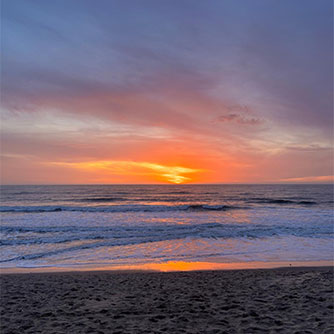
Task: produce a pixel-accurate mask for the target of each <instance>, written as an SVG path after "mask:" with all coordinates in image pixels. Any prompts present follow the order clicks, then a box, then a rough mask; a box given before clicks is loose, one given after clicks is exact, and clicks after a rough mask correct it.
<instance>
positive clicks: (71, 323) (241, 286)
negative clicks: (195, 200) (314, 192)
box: [0, 267, 334, 334]
mask: <svg viewBox="0 0 334 334" xmlns="http://www.w3.org/2000/svg"><path fill="white" fill-rule="evenodd" d="M0 279H1V333H2V334H7V333H8V334H9V333H19V332H21V333H247V334H250V333H328V334H330V333H333V330H334V324H333V322H334V321H333V267H307V268H306V267H290V268H278V269H252V270H217V271H189V272H149V271H85V272H79V271H77V272H52V273H26V274H2V275H0Z"/></svg>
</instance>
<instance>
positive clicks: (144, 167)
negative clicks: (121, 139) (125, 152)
mask: <svg viewBox="0 0 334 334" xmlns="http://www.w3.org/2000/svg"><path fill="white" fill-rule="evenodd" d="M51 164H52V165H56V166H62V167H69V168H78V169H83V170H87V171H91V172H93V173H101V170H102V172H103V173H104V175H106V177H107V174H108V173H110V174H111V175H139V176H143V177H144V176H146V177H149V178H152V179H153V180H155V181H162V182H169V183H176V184H180V183H185V182H189V181H191V180H192V178H191V175H193V174H195V173H200V172H201V171H202V170H200V169H192V168H187V167H180V166H163V165H159V164H156V163H149V162H134V161H94V162H72V163H71V162H53V163H51ZM185 175H187V176H185Z"/></svg>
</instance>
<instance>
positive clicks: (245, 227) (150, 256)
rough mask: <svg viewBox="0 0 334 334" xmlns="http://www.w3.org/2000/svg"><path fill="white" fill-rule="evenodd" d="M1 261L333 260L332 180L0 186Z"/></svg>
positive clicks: (6, 264) (75, 264) (91, 264)
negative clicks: (328, 182) (317, 182)
mask: <svg viewBox="0 0 334 334" xmlns="http://www.w3.org/2000/svg"><path fill="white" fill-rule="evenodd" d="M0 211H1V241H0V245H1V252H0V266H1V268H48V267H56V268H74V269H80V268H101V267H112V266H116V267H117V266H129V265H144V264H147V263H167V262H170V261H174V262H175V261H183V262H220V263H241V262H247V263H251V262H257V261H259V262H263V263H264V262H266V263H268V262H284V261H285V262H286V261H291V262H294V261H297V262H298V261H332V260H333V186H332V185H53V186H46V185H45V186H44V185H43V186H2V187H1V207H0Z"/></svg>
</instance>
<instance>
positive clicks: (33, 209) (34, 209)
mask: <svg viewBox="0 0 334 334" xmlns="http://www.w3.org/2000/svg"><path fill="white" fill-rule="evenodd" d="M233 209H245V208H242V207H239V206H233V205H207V204H192V205H111V206H91V207H90V206H88V207H87V206H86V207H84V206H1V207H0V212H13V213H15V212H16V213H41V212H62V211H78V212H163V211H227V210H233Z"/></svg>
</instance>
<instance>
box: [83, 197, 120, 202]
mask: <svg viewBox="0 0 334 334" xmlns="http://www.w3.org/2000/svg"><path fill="white" fill-rule="evenodd" d="M124 200H125V199H124V198H120V197H118V198H116V197H88V198H82V199H80V200H79V201H80V202H115V201H124Z"/></svg>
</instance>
